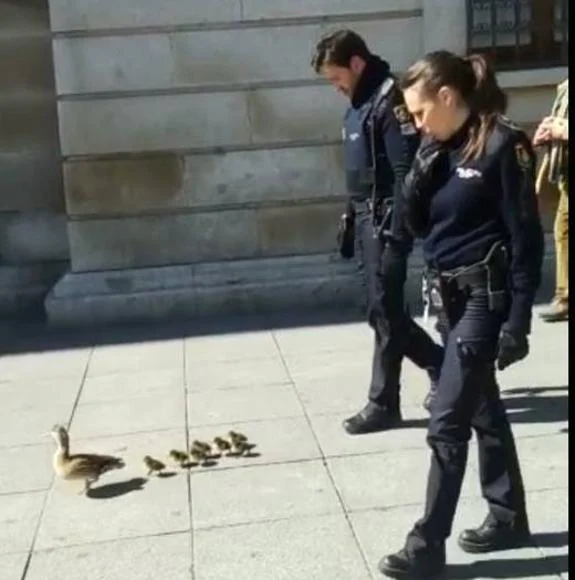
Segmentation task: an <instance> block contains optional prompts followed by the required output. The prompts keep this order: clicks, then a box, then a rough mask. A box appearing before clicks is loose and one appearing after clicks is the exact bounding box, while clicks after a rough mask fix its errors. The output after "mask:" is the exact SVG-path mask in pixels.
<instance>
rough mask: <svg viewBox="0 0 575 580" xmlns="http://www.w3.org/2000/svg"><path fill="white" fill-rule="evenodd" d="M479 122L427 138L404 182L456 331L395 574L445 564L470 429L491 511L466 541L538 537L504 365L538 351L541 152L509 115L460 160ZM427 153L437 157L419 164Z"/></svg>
mask: <svg viewBox="0 0 575 580" xmlns="http://www.w3.org/2000/svg"><path fill="white" fill-rule="evenodd" d="M472 123H476V120H475V119H474V118H473V117H470V118H469V119H468V121H467V122H466V123H465V124H464V126H463V127H462V128H461V129H460V130H459V131H458V132H457V134H456V135H454V136H453V137H452V138H451V139H450V140H449V141H448V142H447V143H443V144H442V145H441V146H440V147H436V150H435V151H433V152H431V153H430V152H429V151H431V149H432V148H431V147H430V148H429V149H428V153H427V154H426V153H425V151H424V149H425V147H426V146H427V143H425V142H422V145H421V148H420V152H418V155H417V156H416V161H415V162H414V168H413V171H412V172H411V174H410V175H409V176H408V178H407V180H406V188H405V191H404V194H405V199H406V204H407V210H406V212H407V221H408V223H409V224H410V225H411V227H412V228H413V230H414V231H415V230H416V231H417V234H418V235H419V236H422V237H424V255H425V260H426V263H427V265H428V267H429V269H430V279H431V283H432V285H433V286H434V287H435V288H436V289H437V290H438V293H439V296H440V297H441V299H442V303H443V304H442V307H443V314H444V317H445V322H446V324H447V330H446V335H445V339H446V350H445V357H444V362H443V366H442V369H441V375H440V379H439V384H438V389H437V397H436V399H435V400H434V402H433V406H432V409H431V418H430V422H429V427H428V435H427V441H428V444H429V446H430V447H431V449H432V451H433V454H432V459H431V468H430V472H429V479H428V485H427V497H426V507H425V513H424V515H423V517H422V518H421V519H420V520H419V521H418V522H417V523H416V524H415V526H414V528H413V529H412V531H411V532H410V534H409V535H408V537H407V540H406V544H405V547H404V549H403V550H402V551H400V552H399V553H397V554H394V555H392V556H388V557H386V558H384V560H383V561H382V562H381V564H380V568H381V570H382V571H383V572H384V573H385V574H387V575H388V576H391V577H396V578H402V577H407V576H409V575H413V574H415V575H417V574H419V573H421V572H422V571H423V573H424V576H425V577H432V576H433V574H434V573H440V572H442V571H443V568H444V566H445V540H446V539H447V538H448V537H449V535H450V534H451V527H452V522H453V518H454V514H455V510H456V506H457V503H458V499H459V494H460V490H461V484H462V481H463V477H464V473H465V468H466V463H467V452H468V442H469V439H470V438H471V430H472V429H473V430H474V431H475V433H476V436H477V443H478V450H479V471H480V483H481V489H482V495H483V497H484V498H485V499H486V500H487V503H488V506H489V514H488V517H487V519H486V520H485V522H484V523H483V524H482V525H481V526H480V527H479V528H477V529H474V530H467V531H464V532H463V533H462V534H461V536H460V538H459V544H460V546H461V547H462V549H463V550H465V551H467V552H487V551H491V550H496V549H505V548H512V547H515V546H520V545H522V544H523V543H525V541H526V540H527V539H528V538H529V526H528V519H527V512H526V506H525V492H524V487H523V482H522V477H521V472H520V468H519V462H518V458H517V453H516V449H515V444H514V439H513V434H512V431H511V427H510V424H509V420H508V418H507V415H506V411H505V407H504V405H503V402H502V400H501V398H500V393H499V387H498V385H497V381H496V377H495V367H496V363H497V367H498V368H499V369H502V368H504V367H505V366H508V365H509V364H512V363H513V362H515V361H516V360H520V359H521V358H523V357H524V356H526V355H527V352H528V346H527V339H526V337H527V335H528V334H529V332H530V325H531V316H532V306H533V302H534V298H535V292H536V290H537V288H538V286H539V284H540V278H541V268H542V260H543V231H542V227H541V222H540V217H539V213H538V208H537V200H536V196H535V157H534V154H533V151H532V149H531V146H530V143H529V140H528V138H527V136H526V135H525V134H524V133H523V132H522V131H520V130H519V129H518V128H517V127H515V126H513V125H511V124H510V123H509V122H508V121H507V120H506V119H504V118H499V119H498V120H497V122H496V124H495V127H494V129H493V131H492V133H491V135H490V136H489V138H488V141H487V145H486V149H485V153H484V155H483V156H482V157H480V158H479V159H478V160H469V161H464V162H462V159H463V157H464V149H465V146H466V144H467V142H468V135H469V128H470V125H471V124H472ZM426 156H427V158H428V159H432V162H431V163H428V165H427V167H424V169H421V168H420V169H418V166H425V163H424V162H422V161H421V160H422V159H424V158H425V157H426ZM418 173H419V175H418Z"/></svg>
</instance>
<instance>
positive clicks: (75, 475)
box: [50, 425, 124, 493]
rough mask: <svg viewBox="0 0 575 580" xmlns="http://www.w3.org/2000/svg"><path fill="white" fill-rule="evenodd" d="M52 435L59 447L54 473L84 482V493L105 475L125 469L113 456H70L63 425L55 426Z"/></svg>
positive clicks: (83, 454) (66, 432)
mask: <svg viewBox="0 0 575 580" xmlns="http://www.w3.org/2000/svg"><path fill="white" fill-rule="evenodd" d="M50 434H51V435H52V437H53V438H54V440H55V441H56V444H57V445H58V448H57V449H56V453H54V457H53V459H52V466H53V468H54V473H55V474H56V475H57V476H58V477H61V478H62V479H65V480H83V481H84V489H83V490H82V493H86V492H87V491H88V490H89V489H90V486H91V485H92V484H93V483H95V482H96V481H98V479H99V478H100V476H101V475H102V474H103V473H106V472H107V471H111V470H113V469H121V468H122V467H124V460H123V459H121V458H119V457H113V456H111V455H97V454H94V453H77V454H75V455H70V437H69V435H68V431H67V430H66V428H65V427H63V426H62V425H55V426H54V427H53V428H52V431H51V432H50Z"/></svg>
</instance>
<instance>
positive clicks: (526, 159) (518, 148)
mask: <svg viewBox="0 0 575 580" xmlns="http://www.w3.org/2000/svg"><path fill="white" fill-rule="evenodd" d="M515 157H516V158H517V164H518V165H519V167H521V169H523V171H527V170H529V169H530V168H531V157H530V156H529V153H527V149H525V146H524V145H523V143H516V144H515Z"/></svg>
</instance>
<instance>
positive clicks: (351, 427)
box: [343, 401, 401, 435]
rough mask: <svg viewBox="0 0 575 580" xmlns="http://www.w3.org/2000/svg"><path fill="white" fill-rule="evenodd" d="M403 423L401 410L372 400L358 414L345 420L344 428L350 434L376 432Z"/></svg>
mask: <svg viewBox="0 0 575 580" xmlns="http://www.w3.org/2000/svg"><path fill="white" fill-rule="evenodd" d="M400 424H401V412H400V411H399V409H398V408H394V409H392V408H391V407H382V406H380V405H377V404H376V403H372V402H371V401H370V402H369V403H368V404H367V405H366V406H365V407H364V408H363V409H362V410H361V411H360V412H359V413H357V414H356V415H353V417H348V418H347V419H345V421H344V422H343V428H344V429H345V430H346V431H347V432H348V433H349V434H350V435H360V434H364V433H375V432H377V431H385V430H387V429H393V428H394V427H398V426H399V425H400Z"/></svg>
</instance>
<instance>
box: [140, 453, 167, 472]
mask: <svg viewBox="0 0 575 580" xmlns="http://www.w3.org/2000/svg"><path fill="white" fill-rule="evenodd" d="M144 465H145V466H146V467H147V468H148V476H149V475H152V473H154V472H157V473H159V472H161V471H164V469H166V466H165V465H164V464H163V463H162V462H161V461H159V460H158V459H154V458H153V457H150V456H149V455H146V456H145V457H144Z"/></svg>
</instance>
